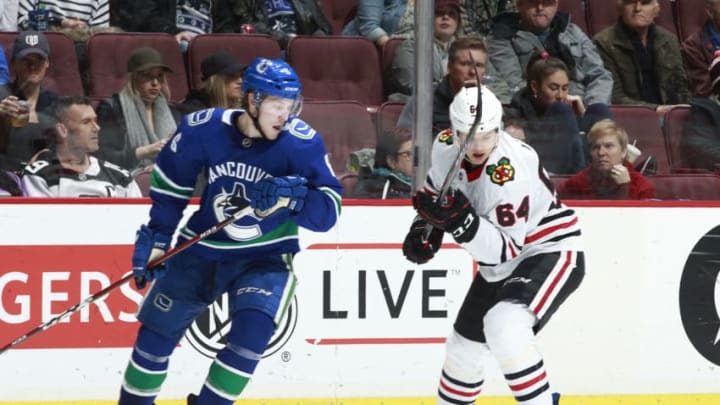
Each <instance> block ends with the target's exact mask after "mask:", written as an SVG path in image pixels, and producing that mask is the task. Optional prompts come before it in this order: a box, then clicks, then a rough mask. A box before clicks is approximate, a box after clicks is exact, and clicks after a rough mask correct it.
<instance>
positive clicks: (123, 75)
mask: <svg viewBox="0 0 720 405" xmlns="http://www.w3.org/2000/svg"><path fill="white" fill-rule="evenodd" d="M144 46H150V47H153V48H155V49H156V50H157V51H158V52H160V54H161V55H162V57H163V61H164V62H165V64H166V65H168V66H169V67H170V68H171V69H172V70H173V71H172V73H170V74H168V76H167V79H168V85H169V87H170V98H171V101H174V102H180V101H182V100H184V99H185V96H186V95H187V92H188V81H187V74H186V73H185V62H184V61H183V55H182V52H181V51H180V47H179V46H178V43H177V41H176V40H175V38H174V37H173V36H172V35H169V34H164V33H137V32H121V33H110V32H102V33H97V34H94V35H92V36H91V37H90V39H89V40H88V44H87V57H88V69H89V75H90V94H89V96H91V97H95V98H107V97H110V96H111V95H113V94H114V93H117V92H118V91H119V90H120V89H122V87H123V85H125V82H126V80H127V60H128V57H129V56H130V53H132V51H133V50H135V49H136V48H140V47H144Z"/></svg>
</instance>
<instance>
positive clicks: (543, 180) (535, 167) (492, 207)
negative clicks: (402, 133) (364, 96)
mask: <svg viewBox="0 0 720 405" xmlns="http://www.w3.org/2000/svg"><path fill="white" fill-rule="evenodd" d="M461 147H462V145H461V144H460V143H459V141H458V140H457V139H454V137H453V135H452V131H451V130H445V131H443V132H441V133H440V134H439V135H438V136H437V138H436V140H435V142H434V143H433V149H432V165H431V168H430V170H429V171H428V177H427V180H426V183H425V187H426V188H428V189H430V190H432V191H433V192H437V190H439V189H440V187H441V186H442V184H443V181H444V180H445V176H446V174H447V173H448V172H449V171H450V168H451V166H452V165H453V164H454V162H455V159H456V157H457V154H458V152H459V151H460V148H461ZM452 188H453V189H458V190H461V191H462V192H463V194H465V195H466V196H467V198H468V200H469V201H470V203H471V204H472V206H473V208H474V209H475V212H476V213H477V214H478V216H479V220H480V226H479V228H478V232H477V234H476V235H475V237H474V238H473V239H472V240H471V241H470V242H468V243H463V244H462V247H463V248H464V249H465V250H467V251H468V252H469V253H470V254H471V255H472V256H473V258H474V260H475V261H476V262H477V263H478V271H479V272H480V274H482V276H483V277H484V278H485V279H486V280H488V281H491V282H492V281H499V280H502V279H504V278H506V277H508V276H509V275H510V274H511V273H512V271H513V270H514V269H515V267H516V266H517V264H518V263H520V261H522V260H524V259H526V258H527V257H529V256H532V255H535V254H538V253H549V252H557V251H563V250H581V248H582V246H581V240H580V239H581V237H580V225H579V224H578V218H577V215H576V214H575V211H573V210H572V209H570V208H568V207H566V206H565V205H564V204H563V203H562V202H561V201H560V200H559V199H558V197H557V193H556V192H555V188H554V187H553V184H552V182H551V181H550V179H549V178H548V176H547V173H546V172H545V170H544V169H543V168H542V166H540V164H539V160H538V156H537V153H535V151H534V150H533V149H532V148H531V147H530V146H528V145H527V144H525V143H523V142H521V141H519V140H517V139H515V138H513V137H511V136H510V135H508V134H507V133H505V132H504V131H500V133H499V134H498V145H497V147H496V148H495V150H494V151H492V152H491V153H490V156H489V157H488V160H487V162H486V163H485V165H484V166H481V167H476V168H473V169H472V170H470V171H468V169H467V168H466V167H465V162H463V166H462V167H461V169H460V170H459V171H458V175H457V176H456V178H455V179H454V180H453V183H452Z"/></svg>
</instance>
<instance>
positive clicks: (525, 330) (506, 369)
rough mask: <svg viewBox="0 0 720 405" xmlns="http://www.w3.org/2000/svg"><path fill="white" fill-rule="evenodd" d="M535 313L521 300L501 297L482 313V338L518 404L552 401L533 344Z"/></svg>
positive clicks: (538, 404) (543, 368) (540, 357)
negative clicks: (520, 301)
mask: <svg viewBox="0 0 720 405" xmlns="http://www.w3.org/2000/svg"><path fill="white" fill-rule="evenodd" d="M535 319H536V318H535V315H534V314H533V313H532V312H531V311H530V310H529V309H528V307H527V306H525V305H523V304H518V303H513V302H508V301H503V302H499V303H498V304H496V305H495V306H494V307H492V308H491V309H490V311H488V313H487V315H485V319H484V323H485V330H484V332H485V338H486V339H487V343H488V346H489V347H490V350H491V352H492V354H493V355H494V356H495V358H496V359H497V361H498V364H499V366H500V369H501V370H502V372H503V374H504V375H505V380H506V381H507V384H508V386H509V387H510V390H511V391H512V394H513V395H514V396H515V399H516V400H517V401H518V403H519V404H522V405H552V403H553V401H552V396H551V392H550V383H549V382H548V378H547V374H546V372H545V365H544V364H543V359H542V355H541V354H540V351H539V350H538V348H537V342H536V339H535V333H534V332H533V325H534V324H535Z"/></svg>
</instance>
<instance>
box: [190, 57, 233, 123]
mask: <svg viewBox="0 0 720 405" xmlns="http://www.w3.org/2000/svg"><path fill="white" fill-rule="evenodd" d="M200 71H201V72H202V78H201V79H202V81H203V87H202V88H201V89H194V90H191V91H190V93H188V95H187V97H186V99H185V101H184V102H183V103H182V105H181V106H180V111H181V112H182V113H183V114H189V113H191V112H195V111H198V110H203V109H205V108H210V107H218V108H240V98H241V97H242V74H243V72H244V71H245V65H243V64H242V63H240V62H239V61H238V60H237V59H235V57H234V56H233V55H231V54H230V53H228V52H226V51H219V52H215V53H211V54H210V55H208V56H206V57H205V58H204V59H203V60H202V62H201V63H200Z"/></svg>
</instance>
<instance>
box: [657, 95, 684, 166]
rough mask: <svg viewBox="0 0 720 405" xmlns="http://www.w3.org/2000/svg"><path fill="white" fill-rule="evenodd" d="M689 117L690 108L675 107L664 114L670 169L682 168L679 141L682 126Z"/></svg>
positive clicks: (664, 129)
mask: <svg viewBox="0 0 720 405" xmlns="http://www.w3.org/2000/svg"><path fill="white" fill-rule="evenodd" d="M689 116H690V107H687V106H676V107H673V108H672V109H671V110H670V111H668V112H667V113H666V114H665V126H664V128H663V134H664V136H665V147H666V149H667V152H668V159H669V160H670V168H671V169H676V168H682V167H683V162H682V155H681V153H680V141H681V139H682V132H683V126H684V125H685V121H686V120H687V119H688V117H689Z"/></svg>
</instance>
